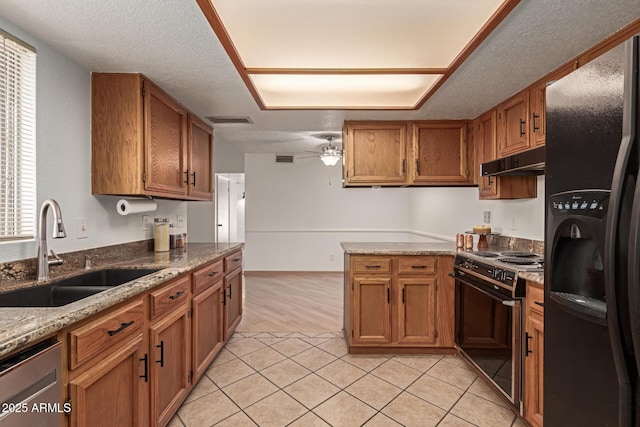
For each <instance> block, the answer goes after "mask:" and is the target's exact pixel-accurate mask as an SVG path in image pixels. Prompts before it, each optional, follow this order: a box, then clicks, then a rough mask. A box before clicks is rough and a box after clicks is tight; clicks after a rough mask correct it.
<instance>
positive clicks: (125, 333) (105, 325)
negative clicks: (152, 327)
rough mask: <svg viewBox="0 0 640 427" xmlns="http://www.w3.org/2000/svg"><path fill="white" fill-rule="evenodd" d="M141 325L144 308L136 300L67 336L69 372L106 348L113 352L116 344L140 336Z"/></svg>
mask: <svg viewBox="0 0 640 427" xmlns="http://www.w3.org/2000/svg"><path fill="white" fill-rule="evenodd" d="M143 323H144V305H143V302H142V299H139V300H138V301H135V302H133V303H131V304H129V305H126V306H125V307H122V308H121V309H119V310H116V311H114V312H111V313H108V314H105V315H103V316H101V317H99V318H98V319H96V320H94V321H93V322H91V323H88V324H86V325H84V326H81V327H79V328H77V329H74V330H72V331H71V332H70V333H69V341H70V345H71V358H70V361H69V362H70V365H71V366H70V367H71V369H75V368H77V367H78V366H80V365H82V364H83V363H85V362H86V361H88V360H89V359H91V358H92V357H94V356H96V355H98V354H101V353H103V352H104V351H106V350H107V349H108V350H109V351H114V345H115V344H117V343H119V342H121V341H123V340H124V339H125V338H127V337H129V336H132V335H135V334H139V333H141V331H142V326H143Z"/></svg>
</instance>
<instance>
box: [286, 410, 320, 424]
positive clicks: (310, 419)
mask: <svg viewBox="0 0 640 427" xmlns="http://www.w3.org/2000/svg"><path fill="white" fill-rule="evenodd" d="M287 427H331V426H330V425H329V424H327V423H325V422H324V421H322V418H320V417H319V416H317V415H316V414H314V413H313V412H307V413H306V414H304V415H303V416H301V417H300V418H298V419H297V420H295V421H294V422H292V423H291V424H289V425H288V426H287Z"/></svg>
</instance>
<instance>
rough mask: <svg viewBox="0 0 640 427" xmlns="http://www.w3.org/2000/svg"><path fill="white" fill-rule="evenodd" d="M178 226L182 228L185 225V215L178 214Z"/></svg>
mask: <svg viewBox="0 0 640 427" xmlns="http://www.w3.org/2000/svg"><path fill="white" fill-rule="evenodd" d="M176 226H178V227H180V228H182V227H184V216H183V215H176Z"/></svg>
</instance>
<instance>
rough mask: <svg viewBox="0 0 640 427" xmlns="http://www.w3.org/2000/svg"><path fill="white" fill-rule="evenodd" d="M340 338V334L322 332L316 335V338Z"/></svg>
mask: <svg viewBox="0 0 640 427" xmlns="http://www.w3.org/2000/svg"><path fill="white" fill-rule="evenodd" d="M342 336H343V334H342V332H323V333H321V334H318V335H316V338H341V337H342Z"/></svg>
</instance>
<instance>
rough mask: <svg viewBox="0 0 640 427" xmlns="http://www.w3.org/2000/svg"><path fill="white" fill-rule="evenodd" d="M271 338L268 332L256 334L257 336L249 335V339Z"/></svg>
mask: <svg viewBox="0 0 640 427" xmlns="http://www.w3.org/2000/svg"><path fill="white" fill-rule="evenodd" d="M245 336H246V334H245ZM271 337H273V335H271V333H269V332H258V333H257V334H254V335H251V338H271Z"/></svg>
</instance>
